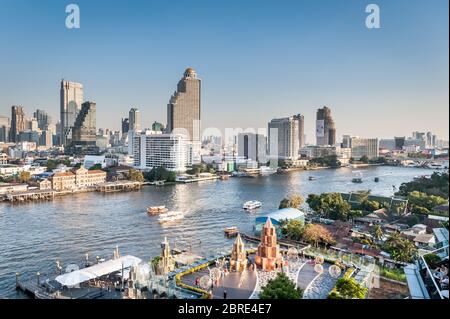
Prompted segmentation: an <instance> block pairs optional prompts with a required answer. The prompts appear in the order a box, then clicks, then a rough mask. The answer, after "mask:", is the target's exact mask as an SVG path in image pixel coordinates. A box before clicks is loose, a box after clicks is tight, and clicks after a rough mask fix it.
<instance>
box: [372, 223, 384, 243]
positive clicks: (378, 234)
mask: <svg viewBox="0 0 450 319" xmlns="http://www.w3.org/2000/svg"><path fill="white" fill-rule="evenodd" d="M372 233H373V237H374V238H375V239H376V240H381V238H383V235H384V233H383V228H381V226H380V225H375V226H374V227H373V231H372Z"/></svg>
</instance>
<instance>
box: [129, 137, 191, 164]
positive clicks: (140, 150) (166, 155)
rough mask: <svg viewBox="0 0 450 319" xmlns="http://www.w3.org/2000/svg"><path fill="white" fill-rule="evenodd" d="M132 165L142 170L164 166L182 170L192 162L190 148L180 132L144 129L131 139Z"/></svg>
mask: <svg viewBox="0 0 450 319" xmlns="http://www.w3.org/2000/svg"><path fill="white" fill-rule="evenodd" d="M132 144H133V146H132V149H133V156H134V167H135V168H137V169H142V170H149V169H152V168H158V167H165V168H166V169H168V170H170V171H175V172H184V171H186V166H190V165H191V163H192V158H191V156H192V155H191V149H190V148H189V145H188V144H187V140H186V137H185V136H184V135H182V134H164V133H162V132H153V131H146V132H145V133H142V134H136V135H135V136H134V137H133V140H132Z"/></svg>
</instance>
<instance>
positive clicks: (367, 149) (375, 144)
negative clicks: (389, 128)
mask: <svg viewBox="0 0 450 319" xmlns="http://www.w3.org/2000/svg"><path fill="white" fill-rule="evenodd" d="M351 145H352V147H351V149H352V157H353V158H354V159H356V160H359V159H360V158H361V157H363V156H366V157H368V158H369V159H372V158H376V157H378V156H379V149H380V145H379V141H378V139H377V138H360V137H352V138H351Z"/></svg>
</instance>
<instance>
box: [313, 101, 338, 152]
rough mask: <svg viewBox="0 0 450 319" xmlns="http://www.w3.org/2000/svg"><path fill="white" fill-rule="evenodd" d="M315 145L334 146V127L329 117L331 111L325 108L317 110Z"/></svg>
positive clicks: (331, 118)
mask: <svg viewBox="0 0 450 319" xmlns="http://www.w3.org/2000/svg"><path fill="white" fill-rule="evenodd" d="M316 144H317V145H318V146H324V145H335V144H336V127H335V124H334V120H333V117H332V116H331V109H329V108H328V107H326V106H324V107H323V108H321V109H318V110H317V118H316Z"/></svg>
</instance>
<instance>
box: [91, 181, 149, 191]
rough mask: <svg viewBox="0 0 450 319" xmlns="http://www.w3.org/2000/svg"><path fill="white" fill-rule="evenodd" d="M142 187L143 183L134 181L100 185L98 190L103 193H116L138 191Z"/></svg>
mask: <svg viewBox="0 0 450 319" xmlns="http://www.w3.org/2000/svg"><path fill="white" fill-rule="evenodd" d="M141 187H142V183H140V182H133V181H118V182H108V183H103V184H99V185H97V187H96V190H97V191H98V192H101V193H114V192H123V191H132V190H138V189H140V188H141Z"/></svg>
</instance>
